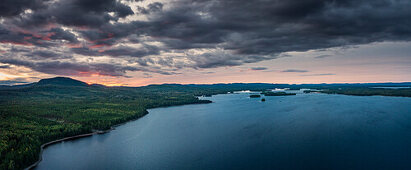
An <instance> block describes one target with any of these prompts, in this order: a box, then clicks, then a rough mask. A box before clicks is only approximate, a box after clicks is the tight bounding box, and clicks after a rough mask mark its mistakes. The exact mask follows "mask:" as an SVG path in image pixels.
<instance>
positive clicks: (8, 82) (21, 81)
mask: <svg viewBox="0 0 411 170" xmlns="http://www.w3.org/2000/svg"><path fill="white" fill-rule="evenodd" d="M26 83H29V82H28V81H27V80H26V79H24V78H14V79H10V80H0V85H7V86H11V85H18V84H26Z"/></svg>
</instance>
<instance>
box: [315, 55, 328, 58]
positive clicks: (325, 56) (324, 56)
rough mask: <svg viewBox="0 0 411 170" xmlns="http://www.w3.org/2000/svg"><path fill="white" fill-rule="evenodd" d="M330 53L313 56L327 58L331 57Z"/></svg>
mask: <svg viewBox="0 0 411 170" xmlns="http://www.w3.org/2000/svg"><path fill="white" fill-rule="evenodd" d="M331 56H332V55H319V56H316V57H314V58H327V57H331Z"/></svg>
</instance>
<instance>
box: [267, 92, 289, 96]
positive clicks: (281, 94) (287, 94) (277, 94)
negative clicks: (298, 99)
mask: <svg viewBox="0 0 411 170" xmlns="http://www.w3.org/2000/svg"><path fill="white" fill-rule="evenodd" d="M261 94H262V95H264V96H293V95H296V93H286V92H270V91H265V92H262V93H261Z"/></svg>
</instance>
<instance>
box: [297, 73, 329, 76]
mask: <svg viewBox="0 0 411 170" xmlns="http://www.w3.org/2000/svg"><path fill="white" fill-rule="evenodd" d="M334 75H336V74H334V73H323V74H304V75H300V76H334Z"/></svg>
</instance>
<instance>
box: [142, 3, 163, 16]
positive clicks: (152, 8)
mask: <svg viewBox="0 0 411 170" xmlns="http://www.w3.org/2000/svg"><path fill="white" fill-rule="evenodd" d="M162 9H163V4H162V3H160V2H154V3H150V4H148V6H147V8H145V7H141V6H137V10H138V12H139V13H140V14H150V13H152V12H157V11H161V10H162Z"/></svg>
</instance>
